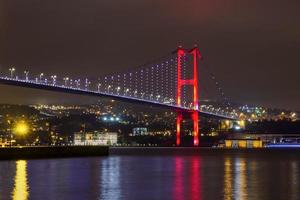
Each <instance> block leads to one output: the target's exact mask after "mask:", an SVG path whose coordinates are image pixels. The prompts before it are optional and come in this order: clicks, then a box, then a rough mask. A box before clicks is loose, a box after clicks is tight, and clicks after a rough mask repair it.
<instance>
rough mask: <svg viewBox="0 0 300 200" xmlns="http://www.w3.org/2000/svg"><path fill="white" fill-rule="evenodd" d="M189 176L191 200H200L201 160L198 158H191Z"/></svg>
mask: <svg viewBox="0 0 300 200" xmlns="http://www.w3.org/2000/svg"><path fill="white" fill-rule="evenodd" d="M190 172H191V175H190V179H191V185H190V188H191V191H190V195H191V199H193V200H199V199H202V196H201V189H202V187H201V174H200V173H201V159H200V158H199V157H193V158H192V164H191V169H190Z"/></svg>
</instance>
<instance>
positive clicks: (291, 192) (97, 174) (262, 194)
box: [0, 149, 300, 200]
mask: <svg viewBox="0 0 300 200" xmlns="http://www.w3.org/2000/svg"><path fill="white" fill-rule="evenodd" d="M121 154H122V155H121ZM2 199H20V200H21V199H42V200H45V199H55V200H59V199H62V200H68V199H70V200H71V199H72V200H74V199H84V200H85V199H107V200H110V199H129V200H134V199H137V200H144V199H149V200H154V199H162V200H166V199H175V200H182V199H203V200H207V199H213V200H216V199H226V200H230V199H238V200H242V199H263V200H264V199H272V200H275V199H282V200H288V199H300V154H299V151H293V150H288V151H278V150H276V151H270V150H269V151H217V150H191V149H181V150H180V151H179V150H178V149H171V150H170V149H155V150H153V149H152V150H151V149H150V150H149V149H148V150H147V149H146V150H142V149H133V150H128V149H127V150H126V149H113V150H112V155H111V156H109V157H90V158H67V159H43V160H18V161H0V200H2Z"/></svg>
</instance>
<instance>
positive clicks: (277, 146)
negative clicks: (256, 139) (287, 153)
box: [267, 143, 300, 148]
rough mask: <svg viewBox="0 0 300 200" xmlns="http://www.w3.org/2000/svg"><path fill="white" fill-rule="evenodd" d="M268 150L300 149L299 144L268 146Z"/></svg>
mask: <svg viewBox="0 0 300 200" xmlns="http://www.w3.org/2000/svg"><path fill="white" fill-rule="evenodd" d="M267 147H269V148H300V144H286V143H285V144H268V145H267Z"/></svg>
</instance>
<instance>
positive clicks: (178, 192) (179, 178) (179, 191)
mask: <svg viewBox="0 0 300 200" xmlns="http://www.w3.org/2000/svg"><path fill="white" fill-rule="evenodd" d="M174 167H175V174H174V176H175V180H174V190H175V191H174V193H173V194H174V199H175V200H181V199H184V198H183V197H184V195H183V194H184V191H183V190H184V185H183V174H182V173H183V159H182V157H176V158H175V165H174Z"/></svg>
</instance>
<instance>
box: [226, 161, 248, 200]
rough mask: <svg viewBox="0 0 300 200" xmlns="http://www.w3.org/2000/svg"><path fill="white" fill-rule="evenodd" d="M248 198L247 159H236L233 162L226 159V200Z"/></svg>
mask: <svg viewBox="0 0 300 200" xmlns="http://www.w3.org/2000/svg"><path fill="white" fill-rule="evenodd" d="M233 162H234V163H233ZM233 183H234V184H233ZM247 196H248V193H247V162H246V160H245V158H235V159H234V160H233V159H231V158H229V157H225V160H224V199H225V200H231V199H239V200H244V199H248V198H247Z"/></svg>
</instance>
